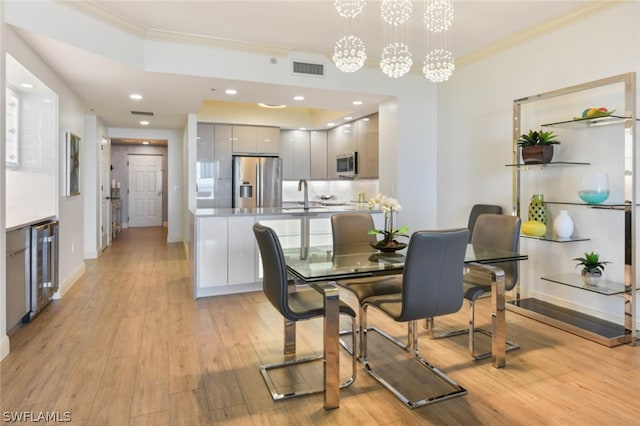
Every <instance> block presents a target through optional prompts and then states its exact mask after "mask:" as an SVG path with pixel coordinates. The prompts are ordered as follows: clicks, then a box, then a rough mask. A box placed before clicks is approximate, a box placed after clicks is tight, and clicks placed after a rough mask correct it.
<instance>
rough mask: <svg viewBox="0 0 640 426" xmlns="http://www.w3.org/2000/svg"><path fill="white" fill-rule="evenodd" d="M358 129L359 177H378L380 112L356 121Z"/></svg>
mask: <svg viewBox="0 0 640 426" xmlns="http://www.w3.org/2000/svg"><path fill="white" fill-rule="evenodd" d="M355 125H356V127H357V129H358V131H357V138H358V148H357V150H356V151H357V152H358V177H361V178H377V177H378V151H379V149H378V139H379V137H378V114H373V115H371V116H369V117H366V118H363V119H360V120H358V121H356V123H355Z"/></svg>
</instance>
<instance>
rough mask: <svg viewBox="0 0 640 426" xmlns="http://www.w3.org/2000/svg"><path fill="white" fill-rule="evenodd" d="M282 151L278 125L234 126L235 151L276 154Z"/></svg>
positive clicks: (239, 152)
mask: <svg viewBox="0 0 640 426" xmlns="http://www.w3.org/2000/svg"><path fill="white" fill-rule="evenodd" d="M279 151H280V129H279V128H277V127H258V126H233V152H234V153H238V154H275V155H278V154H279Z"/></svg>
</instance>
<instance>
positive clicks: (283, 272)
mask: <svg viewBox="0 0 640 426" xmlns="http://www.w3.org/2000/svg"><path fill="white" fill-rule="evenodd" d="M253 233H254V235H255V236H256V240H257V241H258V248H259V249H260V255H261V257H262V269H263V276H262V291H263V292H264V294H265V295H266V296H267V299H268V300H269V302H271V304H272V305H273V306H274V307H275V308H276V309H277V310H278V311H280V313H281V314H282V316H284V317H285V318H287V319H290V320H294V321H295V320H296V319H297V318H295V317H294V315H293V314H292V312H291V310H290V309H289V304H288V303H287V285H288V282H287V268H286V264H285V261H284V253H283V252H282V246H281V245H280V240H279V239H278V234H276V233H275V231H274V230H273V229H271V228H269V227H268V226H264V225H261V224H259V223H256V224H254V225H253Z"/></svg>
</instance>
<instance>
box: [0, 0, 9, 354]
mask: <svg viewBox="0 0 640 426" xmlns="http://www.w3.org/2000/svg"><path fill="white" fill-rule="evenodd" d="M0 22H4V2H0ZM4 38H5V37H4V25H0V105H4V104H5V83H6V80H7V78H6V69H5V57H6V51H5V41H4ZM3 111H4V110H3ZM4 129H5V120H4V119H0V135H4V134H5V130H4ZM3 146H4V145H3ZM4 162H5V150H4V149H0V200H2V203H0V205H2V206H6V201H5V200H6V194H5V178H4V172H5V163H4ZM6 228H7V227H6V217H5V209H4V208H0V360H1V359H3V358H4V357H6V356H7V355H8V354H9V338H8V337H7V257H6V253H7V246H6V244H7V241H6V239H7V234H6V232H5V231H6Z"/></svg>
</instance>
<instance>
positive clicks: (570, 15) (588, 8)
mask: <svg viewBox="0 0 640 426" xmlns="http://www.w3.org/2000/svg"><path fill="white" fill-rule="evenodd" d="M632 1H633V0H606V1H603V0H590V1H589V2H587V3H584V4H582V5H580V6H576V7H575V8H573V9H571V10H568V11H567V12H566V13H564V14H562V15H559V16H557V17H555V18H553V19H549V20H547V21H545V22H543V23H541V24H538V25H535V26H532V27H529V28H526V29H524V30H521V31H518V32H516V33H514V34H512V35H511V36H509V37H506V38H504V39H502V40H499V41H497V42H495V43H493V44H490V45H488V46H486V47H484V48H482V49H479V50H477V51H475V52H473V53H470V54H468V55H465V56H461V57H460V58H456V60H455V63H456V68H457V67H463V66H465V65H469V64H471V63H473V62H477V61H480V60H482V59H485V58H487V57H489V56H493V55H496V54H498V53H500V52H503V51H505V50H508V49H512V48H514V47H516V46H519V45H521V44H524V43H527V42H529V41H531V40H534V39H536V38H539V37H542V36H544V35H546V34H548V33H549V32H552V31H557V30H558V29H559V28H562V27H566V26H568V25H571V24H573V23H575V22H577V21H580V20H583V19H585V18H588V17H589V16H593V15H596V14H598V13H600V12H603V11H605V10H608V9H611V8H613V7H617V6H620V5H622V4H626V3H631V2H632ZM453 31H455V28H454V29H453Z"/></svg>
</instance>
